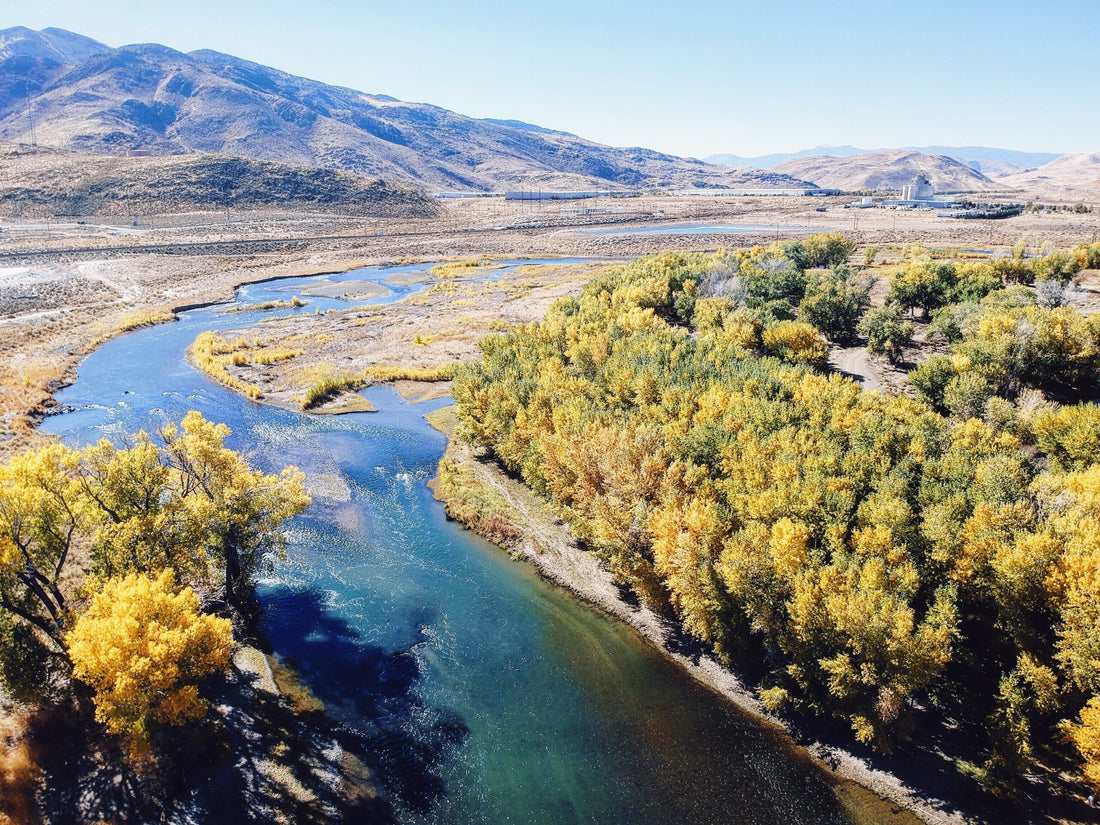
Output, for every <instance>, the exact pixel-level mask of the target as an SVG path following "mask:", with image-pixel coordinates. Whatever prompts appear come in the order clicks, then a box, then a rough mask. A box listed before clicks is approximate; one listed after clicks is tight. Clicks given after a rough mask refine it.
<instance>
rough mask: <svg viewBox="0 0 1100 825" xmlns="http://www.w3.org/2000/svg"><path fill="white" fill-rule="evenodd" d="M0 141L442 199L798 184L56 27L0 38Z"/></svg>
mask: <svg viewBox="0 0 1100 825" xmlns="http://www.w3.org/2000/svg"><path fill="white" fill-rule="evenodd" d="M0 140H6V141H16V142H21V143H27V142H31V141H32V140H37V143H38V144H40V145H47V146H52V147H59V148H65V149H72V150H81V151H90V152H97V153H102V154H112V155H125V154H128V153H131V152H133V151H135V150H137V151H141V152H149V153H153V154H158V155H174V154H189V153H195V152H204V153H214V154H221V155H233V156H242V157H248V158H255V159H259V160H270V161H277V162H280V163H291V164H297V165H302V166H313V167H322V168H329V169H340V170H344V171H349V172H355V173H359V174H366V175H370V176H377V177H383V178H392V179H399V180H406V181H413V182H416V183H418V184H420V185H422V186H426V187H429V188H432V189H441V190H482V191H484V190H500V189H505V188H508V189H520V188H526V189H534V188H542V189H566V188H573V189H576V188H581V189H592V188H600V189H608V188H611V189H627V188H637V187H644V188H654V187H664V186H669V187H678V188H684V187H695V186H704V187H755V188H761V187H768V186H775V187H788V186H802V185H804V183H803V182H802V181H797V180H793V179H791V178H789V177H785V176H783V175H779V174H776V173H774V172H762V171H758V170H738V169H730V168H727V167H723V166H715V165H711V164H705V163H703V162H702V161H698V160H693V159H685V158H678V157H673V156H671V155H665V154H661V153H659V152H654V151H651V150H648V149H640V148H630V149H617V148H612V147H608V146H602V145H600V144H597V143H593V142H592V141H588V140H584V139H583V138H580V137H577V136H576V135H572V134H568V133H566V132H559V131H554V130H552V129H545V128H542V127H538V126H532V125H530V124H526V123H521V122H518V121H508V120H479V119H475V118H470V117H466V116H464V115H460V114H457V113H455V112H451V111H448V110H446V109H442V108H439V107H437V106H431V105H428V104H424V103H406V102H403V101H400V100H396V99H394V98H392V97H388V96H386V95H373V94H366V93H363V92H359V91H355V90H353V89H347V88H343V87H338V86H330V85H327V84H323V83H318V82H316V81H313V80H308V79H306V78H301V77H295V76H293V75H290V74H287V73H285V72H281V71H278V70H276V69H272V68H269V67H267V66H262V65H260V64H257V63H252V62H249V61H247V60H241V59H239V58H236V57H233V56H231V55H226V54H221V53H218V52H213V51H195V52H191V53H187V54H185V53H183V52H179V51H175V50H174V49H170V48H167V47H165V46H159V45H155V44H144V45H133V46H124V47H122V48H118V49H112V48H109V47H107V46H104V45H103V44H101V43H96V41H93V40H88V39H87V38H82V37H81V36H80V35H74V34H72V33H69V32H63V31H61V30H59V29H46V30H43V31H42V32H33V31H30V30H29V29H5V30H3V31H0Z"/></svg>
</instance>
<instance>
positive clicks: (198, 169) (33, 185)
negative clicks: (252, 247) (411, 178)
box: [0, 144, 439, 218]
mask: <svg viewBox="0 0 1100 825" xmlns="http://www.w3.org/2000/svg"><path fill="white" fill-rule="evenodd" d="M261 207H262V208H267V209H271V208H275V209H279V208H283V209H296V210H301V209H306V210H309V211H318V212H326V211H339V212H341V213H342V214H358V215H363V216H369V217H387V218H419V217H428V216H431V215H435V214H436V213H437V212H438V208H439V207H438V205H437V202H436V201H435V200H434V199H433V198H430V197H428V196H427V195H425V194H424V192H423V191H421V190H420V189H418V188H416V187H414V186H412V185H410V184H407V183H394V182H393V181H385V180H381V179H379V178H370V177H366V176H364V175H356V174H353V173H350V172H343V171H340V170H336V169H316V168H310V167H300V166H291V165H288V164H284V163H274V162H272V161H260V160H251V159H248V158H230V157H223V156H213V155H198V154H193V155H174V156H170V157H136V158H117V157H108V156H105V155H94V154H89V153H86V152H71V151H67V150H63V149H50V148H45V147H38V148H36V149H30V148H28V147H18V146H15V145H13V144H7V145H0V216H4V217H20V218H24V217H53V216H66V215H72V216H81V215H124V216H134V217H137V216H140V215H150V214H161V213H165V212H190V211H198V210H209V209H212V208H213V209H225V208H234V209H249V208H261Z"/></svg>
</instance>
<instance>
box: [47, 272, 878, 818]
mask: <svg viewBox="0 0 1100 825" xmlns="http://www.w3.org/2000/svg"><path fill="white" fill-rule="evenodd" d="M512 263H513V264H515V265H518V264H520V263H530V261H523V262H512ZM427 268H428V266H427V265H416V266H406V267H398V268H390V269H369V270H358V271H355V272H349V273H343V274H338V275H328V276H317V277H311V278H296V279H287V280H280V281H275V282H270V283H265V284H254V285H251V286H249V287H246V288H242V289H241V290H240V291H239V293H238V296H237V302H238V305H240V306H245V305H252V304H255V303H258V302H262V301H268V300H273V299H286V298H288V297H289V296H290V295H291V294H298V293H297V291H298V290H303V289H310V290H311V292H310V295H311V297H309V298H308V303H307V306H305V307H302V308H285V309H276V310H268V311H256V310H251V311H249V310H246V311H243V312H233V313H227V312H226V311H225V310H226V309H227V308H228V307H227V306H215V307H209V308H201V309H195V310H190V311H187V312H184V313H181V316H180V318H179V320H178V321H176V322H175V323H170V324H165V325H161V326H156V327H150V328H146V329H142V330H137V331H134V332H131V333H129V334H126V335H124V336H121V337H119V338H116V339H114V340H112V341H110V342H109V343H107V344H105V345H104V346H103V347H101V348H100V349H99V350H97V351H96V352H94V353H93V354H92V355H91V356H89V357H88V358H87V360H86V361H85V362H84V363H83V364H82V365H81V367H80V369H79V377H78V379H77V380H76V382H75V383H74V384H73V385H71V386H70V387H68V388H66V389H65V390H64V391H62V392H61V393H60V394H59V396H58V400H59V401H60V402H61V403H63V404H65V405H67V407H68V408H69V409H70V410H71V411H69V412H66V413H64V414H60V415H56V416H53V417H51V418H49V419H47V420H46V421H45V422H44V423H43V425H42V429H44V430H47V431H50V432H53V433H58V434H60V435H61V436H62V437H63V438H64V439H65V440H66V441H67V442H69V443H72V444H82V443H86V442H89V441H94V440H97V439H99V438H102V437H104V436H106V437H108V438H111V439H115V440H117V439H121V438H123V437H125V435H126V434H127V433H131V432H134V431H135V430H137V429H139V428H144V429H146V430H149V431H152V430H154V429H156V428H159V427H161V426H163V424H164V423H165V422H167V421H169V420H174V421H178V420H179V419H180V418H181V417H182V416H183V414H184V413H185V412H186V411H188V410H191V409H196V410H199V411H200V412H201V413H202V414H203V415H204V416H206V417H207V418H209V419H212V420H216V421H222V422H225V423H227V424H228V425H229V426H230V427H231V428H232V431H233V434H232V436H231V438H230V446H232V447H234V448H235V449H238V450H242V451H244V452H245V453H246V454H247V455H248V457H249V459H250V461H252V462H253V463H254V464H256V465H258V466H260V467H263V468H265V469H269V470H274V469H278V468H281V467H282V466H285V465H287V464H296V465H298V466H299V467H301V468H302V469H303V470H304V471H305V472H306V474H307V477H308V479H309V483H310V485H311V487H312V489H313V491H314V503H313V504H312V505H311V506H310V507H309V508H308V509H307V510H306V512H305V513H303V514H302V515H301V516H299V517H298V518H296V519H294V520H293V521H292V522H291V523H290V524H289V539H290V540H289V546H288V552H287V557H286V558H285V559H284V560H281V561H278V562H276V564H275V567H274V569H273V570H272V571H271V572H270V573H269V574H268V575H267V577H266V578H265V579H264V580H263V582H262V583H261V598H262V601H263V603H264V616H265V619H264V622H265V629H266V632H267V634H268V635H269V637H270V640H271V644H272V646H273V648H274V650H275V652H276V653H278V654H279V655H280V656H281V657H282V658H283V659H284V660H286V661H287V662H289V663H290V664H292V665H293V666H294V667H295V668H296V669H297V670H298V671H299V672H300V674H301V675H302V678H303V681H304V682H305V683H306V684H308V686H309V687H310V688H311V689H312V691H313V692H314V693H315V694H316V695H317V696H318V697H319V698H320V699H321V700H322V701H324V703H325V705H326V707H327V709H328V710H329V712H330V713H332V714H333V715H334V716H335V717H336V718H337V719H339V721H340V728H341V730H342V731H343V737H344V742H343V744H344V745H345V747H348V748H350V749H352V750H353V751H354V752H355V753H356V754H357V755H359V756H360V758H361V759H362V760H363V761H364V762H365V763H366V764H367V765H368V766H369V767H370V768H371V770H372V771H373V772H374V774H375V775H376V777H377V778H378V780H379V782H380V784H381V786H382V788H383V791H384V793H385V795H386V796H387V798H388V799H389V800H390V801H391V802H392V804H393V806H394V810H395V815H396V818H397V820H398V821H399V822H402V823H418V824H419V823H423V824H424V825H427V823H433V824H437V825H447V824H448V823H454V825H472V824H473V823H494V824H497V823H517V824H520V823H522V825H535V824H536V823H538V824H539V825H542V824H543V823H545V825H557V824H558V823H561V824H562V825H565V823H599V825H615V824H616V823H622V825H634V823H703V824H705V823H747V824H748V825H757V824H759V825H768V824H769V823H774V824H775V825H795V823H815V824H817V823H849V822H857V821H859V822H871V821H875V820H872V819H868V818H867V817H866V815H863V814H861V815H860V816H859V817H858V818H857V817H856V816H855V815H854V814H852V813H850V812H848V810H847V808H846V805H845V804H844V803H842V802H841V797H838V795H837V793H836V792H835V788H834V787H833V783H832V782H831V781H830V780H829V779H828V778H827V777H826V776H825V775H824V774H823V772H822V771H821V770H820V769H819V768H817V767H816V766H814V765H813V764H811V763H810V762H809V761H808V760H807V759H805V758H804V757H802V756H801V755H799V753H798V752H796V751H795V750H794V749H792V748H791V747H789V746H788V745H787V744H785V742H784V740H783V739H782V738H780V737H779V736H777V735H776V734H775V733H774V732H773V731H771V730H770V729H768V728H766V727H764V726H762V725H760V724H759V723H758V722H756V721H754V720H752V719H751V718H749V717H747V716H745V715H744V714H742V713H741V712H739V711H738V710H737V709H736V708H733V707H732V706H730V705H729V704H728V703H727V702H725V701H724V700H722V699H721V698H720V697H718V696H716V695H715V694H713V693H712V692H711V691H709V690H708V689H706V688H704V687H702V686H700V685H699V684H697V683H696V682H694V681H693V680H692V679H691V678H689V677H688V676H687V675H686V674H684V673H683V672H682V671H681V670H680V669H678V668H677V667H676V666H674V665H673V664H671V663H670V662H669V661H668V660H666V659H665V658H663V657H662V656H660V655H659V654H658V653H657V652H655V651H654V650H652V649H651V648H650V647H648V646H647V645H646V644H645V643H643V642H642V641H641V640H640V639H639V638H638V637H637V636H636V635H635V634H634V633H633V631H631V630H629V629H628V628H626V627H624V626H622V625H621V624H619V623H618V622H616V621H613V620H611V619H609V618H607V617H606V616H604V615H603V614H601V613H599V612H597V611H595V610H594V609H592V608H590V607H589V606H587V605H585V604H583V603H581V602H579V601H578V600H576V599H575V598H573V597H572V596H571V595H569V594H568V593H565V592H564V591H562V590H561V589H559V588H556V587H554V586H552V585H549V584H547V583H546V582H544V581H542V580H541V579H540V578H539V577H538V576H537V575H536V574H535V573H534V572H533V571H532V570H531V568H530V567H529V566H528V565H526V564H523V563H519V562H516V561H513V560H511V559H510V558H509V557H508V556H507V555H506V554H505V553H503V552H502V551H500V550H499V549H498V548H496V547H494V546H492V545H490V544H488V543H486V542H484V541H481V540H480V539H478V538H477V537H476V536H473V535H472V534H470V533H468V532H466V531H464V530H462V529H461V528H459V527H457V526H456V525H455V524H453V523H451V522H448V521H447V519H446V517H445V515H444V512H443V509H442V506H441V505H440V504H438V503H437V502H436V501H434V500H433V498H432V495H431V493H430V491H429V490H428V488H427V487H426V484H425V482H427V481H428V480H429V479H430V478H431V477H432V476H433V475H434V474H435V468H436V464H437V462H438V460H439V458H440V456H441V454H442V451H443V449H444V446H445V439H444V438H443V436H441V435H440V434H439V433H437V432H436V431H434V430H433V429H432V428H431V427H429V426H428V424H427V423H426V422H425V421H424V419H423V417H422V416H423V414H424V413H425V412H428V411H429V410H431V409H433V408H435V407H438V406H439V405H441V404H445V403H447V402H446V401H440V402H434V403H429V404H421V405H415V406H413V405H409V404H407V403H405V402H404V401H403V400H402V399H401V398H400V397H399V396H398V395H397V394H396V393H395V392H393V391H392V390H391V389H389V388H386V387H374V388H371V389H369V390H367V391H366V393H365V394H366V395H367V397H368V398H369V399H370V400H371V401H372V402H373V403H374V404H375V406H376V407H377V408H378V412H376V413H357V414H350V415H344V416H309V415H304V414H299V413H295V412H289V411H285V410H280V409H276V408H272V407H265V406H258V405H255V404H252V403H249V402H248V401H246V400H245V399H243V398H242V397H240V396H238V395H236V394H234V393H231V392H229V391H228V390H226V389H224V388H222V387H221V386H219V385H217V384H215V383H213V382H211V381H210V380H208V379H207V378H206V377H205V376H203V375H202V374H201V373H200V372H198V371H197V370H195V369H193V368H192V367H191V366H190V365H189V364H188V363H187V361H186V358H185V352H186V348H187V347H188V345H189V344H190V343H191V342H192V341H193V340H194V338H195V336H196V335H197V334H198V333H199V332H202V331H205V330H217V329H226V328H231V327H238V326H241V325H244V324H247V323H251V322H253V321H255V320H258V319H259V318H269V317H276V316H278V315H287V314H293V313H298V312H313V311H315V310H316V309H317V308H318V307H320V308H322V309H324V308H328V307H330V306H332V307H335V306H347V305H348V304H347V302H346V301H344V300H342V299H340V298H333V297H318V296H317V292H316V289H315V288H317V287H322V288H324V289H325V291H326V294H328V295H332V294H333V287H334V285H335V289H337V290H338V289H339V288H340V285H341V283H342V282H347V283H348V284H355V283H361V282H363V281H379V282H381V281H384V280H385V279H387V278H390V277H391V276H394V275H402V276H405V277H404V278H403V279H402V278H398V279H397V280H398V281H399V282H401V283H408V281H410V280H412V278H411V277H410V276H415V275H416V274H417V273H420V272H423V271H426V270H427ZM494 274H496V275H498V274H499V273H494ZM419 288H422V285H421V286H418V285H412V286H400V285H394V284H391V285H390V288H389V291H388V292H387V293H386V294H384V295H382V296H380V297H375V298H373V299H371V300H372V301H373V302H375V303H380V302H387V301H393V300H396V299H398V298H400V297H403V296H404V295H407V294H409V292H410V291H415V290H416V289H419Z"/></svg>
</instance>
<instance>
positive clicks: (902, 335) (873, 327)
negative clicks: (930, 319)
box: [857, 306, 913, 364]
mask: <svg viewBox="0 0 1100 825" xmlns="http://www.w3.org/2000/svg"><path fill="white" fill-rule="evenodd" d="M857 329H858V331H859V332H860V333H862V334H863V335H866V336H867V350H868V352H871V353H874V354H875V355H883V354H885V355H886V357H887V358H888V359H889V360H890V363H891V364H894V363H897V361H898V360H899V359H900V358H901V356H902V354H903V353H904V352H905V348H906V347H907V346H909V345H910V344H911V343H912V342H913V325H912V324H909V323H903V322H902V320H901V313H900V311H899V310H898V309H897V307H890V306H886V307H879V308H878V309H873V310H871V311H870V312H868V313H867V314H865V315H864V316H863V318H862V319H861V320H860V322H859V325H858V326H857Z"/></svg>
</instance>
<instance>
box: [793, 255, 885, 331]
mask: <svg viewBox="0 0 1100 825" xmlns="http://www.w3.org/2000/svg"><path fill="white" fill-rule="evenodd" d="M870 304H871V299H870V284H869V283H868V282H867V281H866V280H865V279H859V278H856V277H854V276H853V275H852V273H851V272H850V271H847V270H846V269H840V270H837V271H834V272H830V273H827V274H811V275H810V276H808V277H807V279H806V295H805V297H803V299H802V303H801V304H800V305H799V308H798V316H799V318H801V319H802V320H803V321H807V322H808V323H811V324H813V325H814V326H815V327H817V328H818V329H819V330H821V332H823V333H824V334H825V336H826V337H827V338H828V339H829V340H830V341H836V342H838V343H841V344H848V343H851V342H852V341H853V340H855V338H856V333H857V326H858V325H859V319H860V318H861V317H862V316H863V313H864V312H866V311H867V307H868V306H870Z"/></svg>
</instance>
